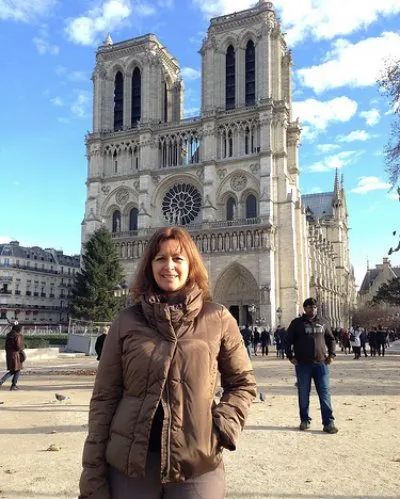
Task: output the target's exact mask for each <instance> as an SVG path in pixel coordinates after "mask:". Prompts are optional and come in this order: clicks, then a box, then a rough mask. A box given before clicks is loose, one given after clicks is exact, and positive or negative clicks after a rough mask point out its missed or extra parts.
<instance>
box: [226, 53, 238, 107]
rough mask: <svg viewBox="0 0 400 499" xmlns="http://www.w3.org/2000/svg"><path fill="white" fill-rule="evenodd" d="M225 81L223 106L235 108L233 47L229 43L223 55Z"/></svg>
mask: <svg viewBox="0 0 400 499" xmlns="http://www.w3.org/2000/svg"><path fill="white" fill-rule="evenodd" d="M225 67H226V76H225V77H226V81H225V107H226V109H234V108H235V91H236V86H235V49H234V48H233V47H232V45H229V47H228V50H227V51H226V57H225Z"/></svg>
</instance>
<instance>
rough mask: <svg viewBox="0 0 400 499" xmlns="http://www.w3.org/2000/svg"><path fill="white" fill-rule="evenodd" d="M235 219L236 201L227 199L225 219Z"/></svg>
mask: <svg viewBox="0 0 400 499" xmlns="http://www.w3.org/2000/svg"><path fill="white" fill-rule="evenodd" d="M235 218H236V201H235V200H234V199H233V198H229V199H228V201H227V202H226V219H227V220H234V219H235Z"/></svg>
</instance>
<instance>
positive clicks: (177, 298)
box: [140, 285, 203, 338]
mask: <svg viewBox="0 0 400 499" xmlns="http://www.w3.org/2000/svg"><path fill="white" fill-rule="evenodd" d="M140 303H141V305H142V310H143V313H144V315H145V317H146V319H147V321H148V322H149V323H150V324H151V325H152V326H154V327H155V328H156V329H157V330H158V331H159V332H160V333H161V334H162V336H168V337H171V336H172V337H175V338H176V337H178V336H179V333H180V330H181V327H182V326H184V325H189V324H190V323H192V322H193V321H194V319H195V318H196V317H197V315H198V314H199V313H200V310H201V309H202V307H203V293H202V291H201V290H200V289H199V287H198V286H197V285H194V286H193V287H191V288H185V289H183V290H180V291H177V292H176V293H170V294H168V295H163V294H156V293H148V294H146V295H142V296H141V298H140Z"/></svg>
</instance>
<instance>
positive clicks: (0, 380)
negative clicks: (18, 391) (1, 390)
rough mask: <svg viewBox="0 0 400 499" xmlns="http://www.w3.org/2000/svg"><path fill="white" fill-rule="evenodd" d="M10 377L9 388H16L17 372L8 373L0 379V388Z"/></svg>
mask: <svg viewBox="0 0 400 499" xmlns="http://www.w3.org/2000/svg"><path fill="white" fill-rule="evenodd" d="M11 376H12V381H11V386H17V383H18V379H19V371H8V373H6V374H5V375H4V376H3V377H2V378H1V379H0V386H1V385H2V384H3V383H4V382H5V381H7V380H8V378H11Z"/></svg>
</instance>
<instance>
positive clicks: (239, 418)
mask: <svg viewBox="0 0 400 499" xmlns="http://www.w3.org/2000/svg"><path fill="white" fill-rule="evenodd" d="M218 371H220V373H221V384H222V387H223V390H224V392H223V396H222V398H221V400H220V403H219V404H218V405H217V404H216V403H215V402H214V393H215V389H216V383H217V376H218ZM255 395H256V384H255V379H254V376H253V372H252V367H251V363H250V361H249V358H248V355H247V352H246V349H245V347H244V345H243V341H242V337H241V335H240V332H239V329H238V327H237V324H236V321H235V319H234V318H233V317H232V315H231V314H230V313H229V312H228V311H227V310H226V308H225V307H223V306H222V305H218V304H215V303H212V302H204V303H203V299H202V296H201V293H200V292H199V291H198V290H193V291H192V292H191V293H189V294H188V296H187V297H186V302H185V303H184V304H181V306H171V305H168V304H166V303H160V302H158V301H157V299H156V298H155V297H150V298H148V299H147V300H144V299H143V300H142V302H141V304H138V305H135V306H133V307H131V308H129V309H127V310H125V311H123V312H122V313H121V314H120V315H119V317H117V319H116V320H115V321H114V322H113V324H112V326H111V328H110V331H109V333H108V335H107V339H106V341H105V344H104V349H103V352H102V356H101V359H100V363H99V367H98V371H97V376H96V381H95V386H94V390H93V396H92V400H91V404H90V414H89V434H88V437H87V439H86V442H85V446H84V451H83V472H82V476H81V480H80V496H79V497H80V499H86V498H90V499H110V498H111V494H110V490H109V485H108V481H107V472H108V465H111V466H113V467H115V468H117V469H118V470H119V471H121V472H122V473H125V474H126V475H128V476H132V477H144V475H145V466H146V458H147V451H148V443H149V435H150V430H151V427H152V421H153V417H154V414H155V412H156V409H157V407H158V404H159V402H160V401H161V403H162V407H163V410H164V422H163V429H162V435H161V470H160V473H161V475H160V478H161V481H162V482H180V481H184V480H185V479H187V478H190V477H192V476H195V475H200V474H202V473H205V472H207V471H211V470H213V469H215V468H216V467H217V466H218V464H219V463H220V461H221V459H222V448H223V447H226V448H227V449H229V450H234V449H236V442H237V439H238V436H239V434H240V432H241V430H242V428H243V425H244V422H245V420H246V417H247V413H248V409H249V406H250V404H251V402H252V400H253V399H254V397H255Z"/></svg>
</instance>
